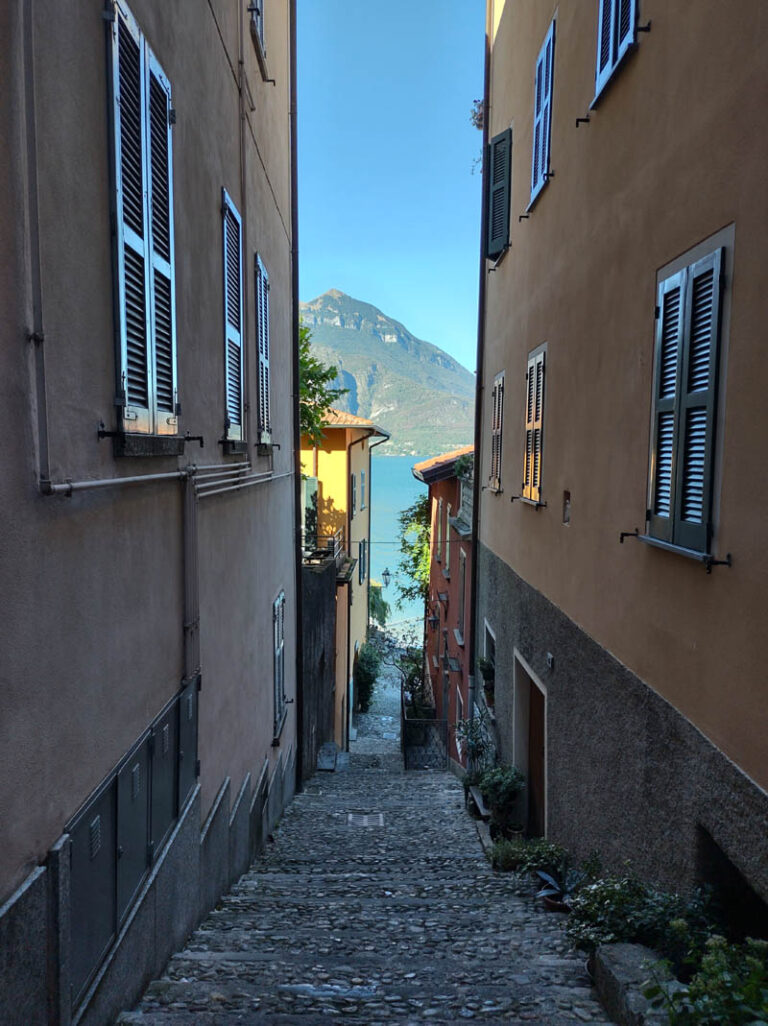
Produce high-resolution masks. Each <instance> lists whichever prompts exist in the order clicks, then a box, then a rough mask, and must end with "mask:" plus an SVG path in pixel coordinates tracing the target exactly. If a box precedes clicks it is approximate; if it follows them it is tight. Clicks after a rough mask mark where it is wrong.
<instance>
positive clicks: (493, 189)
mask: <svg viewBox="0 0 768 1026" xmlns="http://www.w3.org/2000/svg"><path fill="white" fill-rule="evenodd" d="M511 157H512V130H511V129H509V128H508V129H506V131H504V132H501V133H500V134H499V135H497V136H495V137H494V138H493V139H491V141H490V143H489V144H488V176H489V183H488V222H487V225H486V234H487V241H486V256H487V257H489V258H490V259H491V260H495V259H496V258H497V257H498V256H500V254H501V253H503V251H504V250H505V249H506V248H507V246H508V245H509V202H510V199H509V194H510V182H511V177H510V168H511V166H512V160H511Z"/></svg>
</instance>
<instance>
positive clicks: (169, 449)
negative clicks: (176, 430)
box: [112, 431, 184, 456]
mask: <svg viewBox="0 0 768 1026" xmlns="http://www.w3.org/2000/svg"><path fill="white" fill-rule="evenodd" d="M112 443H113V450H114V454H115V456H183V455H184V439H183V438H179V437H178V436H177V435H143V434H131V433H130V432H127V431H119V432H117V433H116V434H115V436H114V437H113V440H112Z"/></svg>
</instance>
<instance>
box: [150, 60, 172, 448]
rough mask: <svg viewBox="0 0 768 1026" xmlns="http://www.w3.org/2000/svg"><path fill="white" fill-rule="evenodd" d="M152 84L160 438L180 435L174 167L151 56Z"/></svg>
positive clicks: (159, 78) (167, 112)
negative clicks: (175, 281)
mask: <svg viewBox="0 0 768 1026" xmlns="http://www.w3.org/2000/svg"><path fill="white" fill-rule="evenodd" d="M147 63H148V81H149V90H148V91H149V126H148V142H149V160H148V161H147V165H148V169H149V211H150V218H149V227H150V232H149V235H150V240H151V244H150V247H149V251H150V259H151V263H150V271H151V293H150V294H151V297H152V302H151V310H152V319H151V322H152V353H153V356H154V367H153V370H154V374H153V377H154V399H155V418H154V419H155V432H156V434H158V435H169V434H170V435H172V434H175V433H176V428H177V418H176V404H177V398H178V391H177V380H176V374H177V371H176V311H175V306H174V293H175V288H174V257H173V165H172V158H171V87H170V83H169V82H168V79H167V78H166V77H165V75H164V74H163V71H162V69H161V67H160V65H159V64H158V63H157V61H156V60H155V58H154V56H153V55H152V54H148V61H147Z"/></svg>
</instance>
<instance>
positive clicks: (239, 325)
mask: <svg viewBox="0 0 768 1026" xmlns="http://www.w3.org/2000/svg"><path fill="white" fill-rule="evenodd" d="M221 194H222V206H221V213H222V222H223V242H224V342H225V346H224V367H225V404H226V421H225V423H226V437H227V438H228V439H231V440H234V441H238V440H242V439H243V274H242V269H243V259H242V248H243V247H242V237H241V235H242V222H241V220H240V214H239V213H238V212H237V208H236V207H235V205H234V203H233V202H232V200H231V199H230V197H229V195H228V194H227V191H226V189H222V190H221Z"/></svg>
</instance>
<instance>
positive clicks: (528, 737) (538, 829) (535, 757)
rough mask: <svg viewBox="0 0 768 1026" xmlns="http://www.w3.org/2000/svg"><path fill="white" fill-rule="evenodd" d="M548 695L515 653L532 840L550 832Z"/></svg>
mask: <svg viewBox="0 0 768 1026" xmlns="http://www.w3.org/2000/svg"><path fill="white" fill-rule="evenodd" d="M546 743H547V693H546V690H545V688H544V687H543V686H542V685H541V684H540V682H539V681H538V680H536V678H535V676H534V675H533V673H532V672H531V670H530V668H529V667H528V665H527V664H526V663H525V661H524V660H523V658H522V656H520V654H519V653H518V652H515V669H514V749H513V751H514V762H515V765H516V766H517V768H518V769H519V770H521V771H522V772H523V773H524V774H525V777H526V783H527V787H526V789H525V792H524V794H525V828H526V833H527V834H528V835H529V836H530V837H545V836H546V832H547V757H546Z"/></svg>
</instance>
